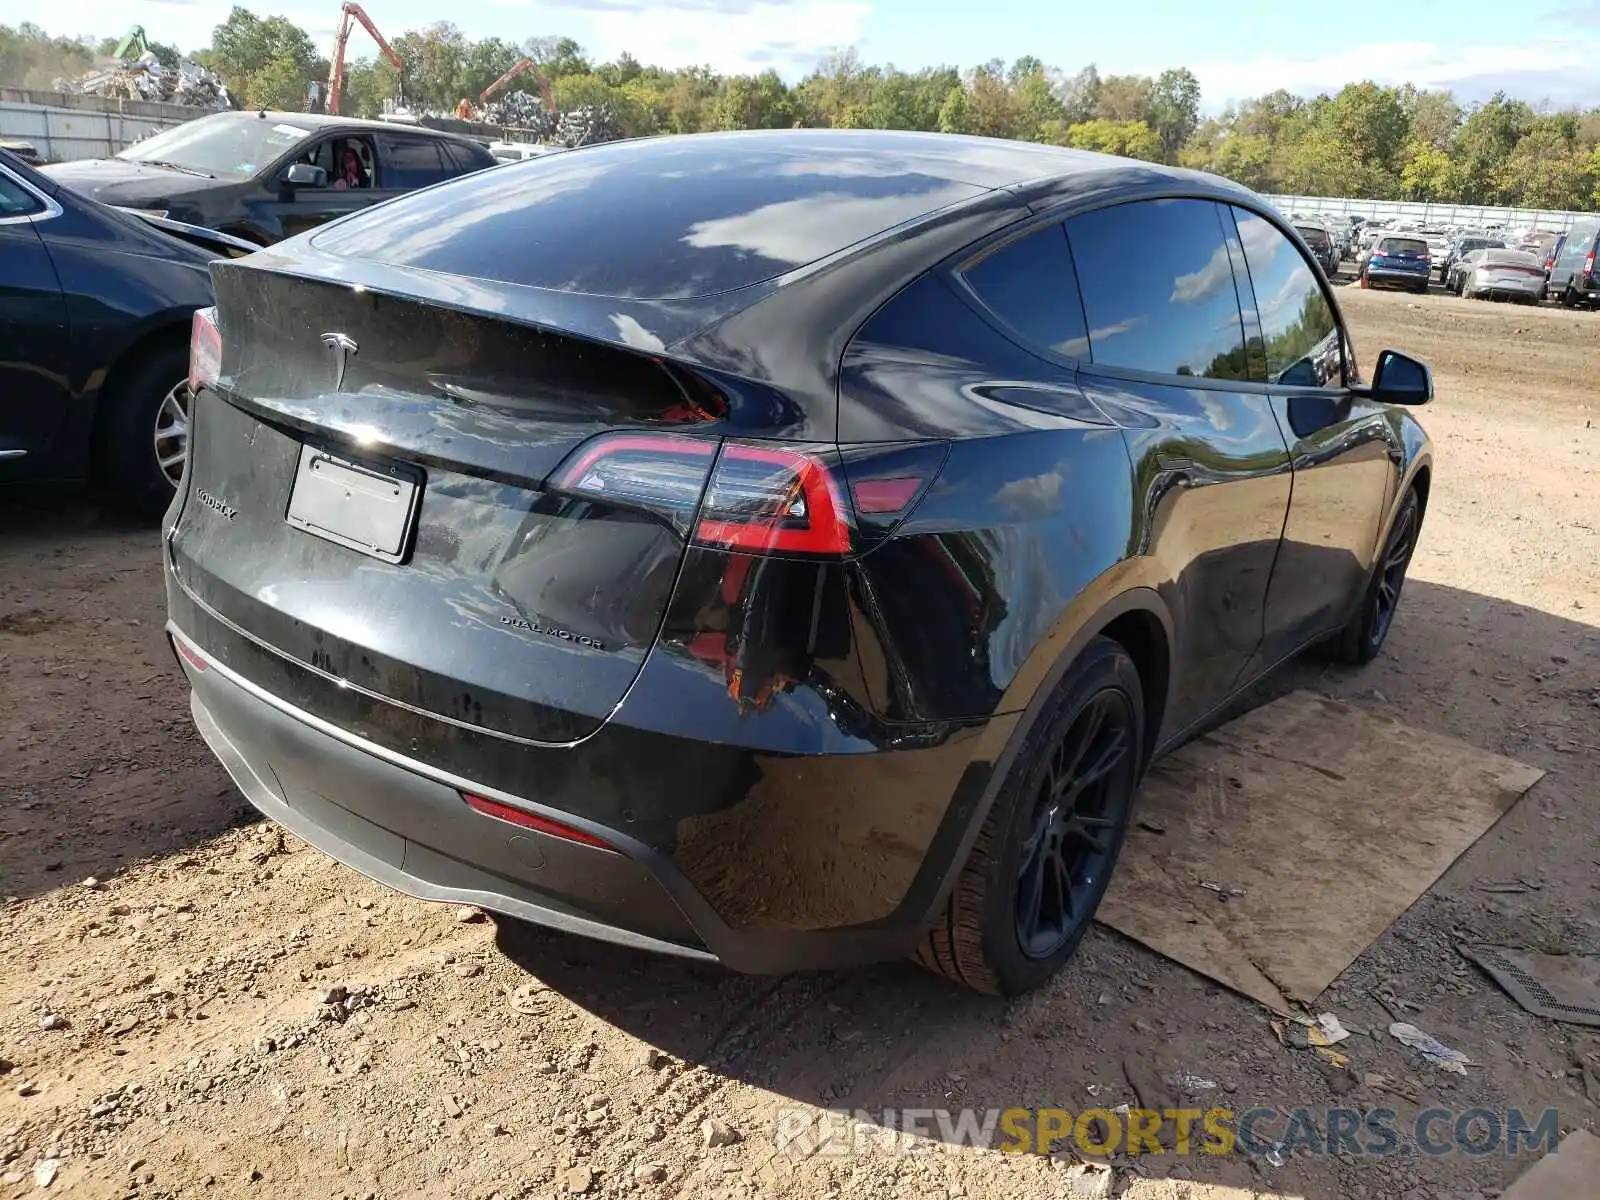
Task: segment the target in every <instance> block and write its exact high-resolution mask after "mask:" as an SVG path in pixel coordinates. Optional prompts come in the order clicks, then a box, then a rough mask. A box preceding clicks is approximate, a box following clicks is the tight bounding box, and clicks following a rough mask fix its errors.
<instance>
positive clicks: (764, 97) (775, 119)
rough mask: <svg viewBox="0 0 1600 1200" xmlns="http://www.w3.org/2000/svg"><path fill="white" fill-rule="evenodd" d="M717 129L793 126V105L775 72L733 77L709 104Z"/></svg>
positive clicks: (725, 82) (724, 83) (726, 81)
mask: <svg viewBox="0 0 1600 1200" xmlns="http://www.w3.org/2000/svg"><path fill="white" fill-rule="evenodd" d="M711 119H712V121H713V123H714V124H715V127H716V128H718V129H782V128H784V127H785V126H788V125H793V124H794V103H793V100H792V98H791V97H790V95H789V89H788V87H787V86H786V85H785V84H784V82H783V80H782V78H780V77H779V75H778V73H777V72H776V71H764V72H762V73H761V74H760V75H735V76H733V77H732V78H730V79H728V80H725V81H724V82H723V85H722V91H721V92H720V93H719V94H718V96H717V98H716V99H715V101H713V102H712V117H711Z"/></svg>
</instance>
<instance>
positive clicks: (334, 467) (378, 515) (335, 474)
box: [284, 446, 422, 563]
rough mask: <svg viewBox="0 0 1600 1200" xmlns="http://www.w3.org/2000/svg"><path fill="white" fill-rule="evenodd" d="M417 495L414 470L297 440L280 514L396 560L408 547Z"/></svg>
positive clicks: (310, 530) (335, 539) (340, 542)
mask: <svg viewBox="0 0 1600 1200" xmlns="http://www.w3.org/2000/svg"><path fill="white" fill-rule="evenodd" d="M421 498H422V479H421V473H420V472H417V471H415V470H413V469H410V468H406V467H402V466H399V465H394V464H391V465H388V466H372V465H368V464H366V463H358V462H353V461H351V460H350V459H348V458H341V457H339V456H338V455H336V454H329V453H328V452H327V451H326V450H319V449H317V448H316V447H315V446H301V447H300V462H299V465H298V466H297V467H296V468H295V475H294V486H293V487H292V488H291V489H290V492H289V508H288V511H287V512H286V513H285V514H284V519H285V520H287V521H288V522H289V524H291V525H293V526H294V527H295V528H296V529H302V530H304V531H305V532H306V533H309V534H312V535H313V536H315V537H319V538H323V539H324V540H326V541H330V542H335V543H337V544H338V545H341V546H345V547H348V548H349V549H351V550H358V551H360V552H361V553H362V554H370V555H371V556H372V557H373V558H380V559H382V560H383V561H384V562H389V563H399V562H403V561H404V560H405V557H406V554H407V552H408V550H409V549H410V542H411V530H412V526H413V524H414V523H415V521H416V515H417V505H418V502H419V501H420V500H421Z"/></svg>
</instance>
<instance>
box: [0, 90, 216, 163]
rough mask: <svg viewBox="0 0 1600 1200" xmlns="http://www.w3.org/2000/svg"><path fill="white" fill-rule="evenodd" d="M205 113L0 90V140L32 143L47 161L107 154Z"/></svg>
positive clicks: (137, 102) (97, 98) (136, 102)
mask: <svg viewBox="0 0 1600 1200" xmlns="http://www.w3.org/2000/svg"><path fill="white" fill-rule="evenodd" d="M207 111H208V110H207V109H203V108H189V107H186V106H185V105H182V104H154V103H150V102H148V101H141V100H108V99H106V98H105V97H103V96H76V95H69V94H67V93H64V92H35V91H26V90H23V89H21V88H0V138H20V139H22V140H23V141H27V142H32V143H33V145H34V148H35V149H37V150H38V151H39V153H40V155H41V156H42V157H43V158H45V159H46V160H47V161H49V162H65V161H67V160H69V159H75V158H109V157H110V156H111V155H113V154H115V153H116V152H117V151H118V150H122V149H125V148H126V147H128V146H131V145H132V144H133V143H134V142H137V141H138V140H139V139H141V138H145V137H149V136H150V135H151V134H152V133H155V132H157V131H158V130H162V129H166V128H169V127H170V126H173V125H181V124H183V122H185V121H192V120H193V119H194V118H195V117H203V116H205V115H206V114H207Z"/></svg>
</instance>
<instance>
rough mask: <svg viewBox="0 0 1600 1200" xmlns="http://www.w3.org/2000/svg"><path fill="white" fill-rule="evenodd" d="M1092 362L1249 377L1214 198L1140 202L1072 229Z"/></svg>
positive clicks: (1080, 220)
mask: <svg viewBox="0 0 1600 1200" xmlns="http://www.w3.org/2000/svg"><path fill="white" fill-rule="evenodd" d="M1067 239H1068V241H1069V242H1070V243H1071V247H1072V257H1073V261H1074V263H1075V264H1076V266H1077V269H1078V284H1079V287H1080V288H1081V290H1082V293H1083V307H1084V310H1085V312H1086V314H1087V316H1088V322H1089V351H1090V355H1091V357H1092V358H1093V360H1094V361H1095V362H1096V363H1099V364H1102V365H1105V366H1111V367H1127V368H1131V369H1133V370H1138V371H1154V372H1158V373H1160V374H1163V375H1193V376H1197V377H1200V378H1206V379H1248V378H1249V370H1248V366H1247V360H1246V356H1245V346H1244V329H1243V325H1242V322H1241V320H1240V317H1239V299H1238V294H1237V292H1235V290H1234V281H1233V264H1232V262H1231V261H1230V259H1229V257H1228V248H1227V245H1226V243H1225V242H1224V240H1223V231H1222V222H1221V218H1220V216H1219V214H1218V211H1217V207H1216V205H1215V204H1213V203H1212V202H1211V201H1209V200H1142V201H1139V202H1137V203H1134V204H1122V205H1117V206H1116V207H1114V208H1102V209H1099V210H1097V211H1095V212H1088V213H1084V214H1082V215H1081V216H1076V217H1073V218H1072V219H1071V220H1069V221H1068V222H1067Z"/></svg>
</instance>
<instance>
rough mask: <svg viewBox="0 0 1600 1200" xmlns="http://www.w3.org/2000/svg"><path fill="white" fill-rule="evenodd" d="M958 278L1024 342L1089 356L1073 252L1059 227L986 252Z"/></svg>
mask: <svg viewBox="0 0 1600 1200" xmlns="http://www.w3.org/2000/svg"><path fill="white" fill-rule="evenodd" d="M961 278H962V279H964V280H965V281H966V283H967V286H968V287H970V288H971V289H972V290H973V292H975V293H976V294H977V297H978V299H980V300H981V301H983V303H984V305H985V306H986V307H987V308H989V309H990V310H991V311H992V312H993V313H994V314H995V315H996V316H997V317H999V318H1000V319H1001V321H1003V322H1005V323H1006V324H1007V325H1009V326H1011V327H1012V329H1014V330H1016V332H1017V333H1018V334H1019V335H1020V336H1021V337H1022V338H1023V340H1024V341H1027V342H1031V343H1033V344H1034V345H1037V346H1042V347H1044V348H1046V349H1048V350H1052V351H1054V352H1055V353H1057V354H1065V355H1067V356H1068V357H1070V358H1082V357H1084V356H1085V355H1086V354H1088V352H1089V341H1088V338H1087V336H1086V330H1085V329H1084V319H1083V305H1082V304H1081V303H1079V300H1078V281H1077V279H1076V277H1075V275H1074V273H1073V269H1072V251H1071V250H1070V249H1069V248H1068V246H1067V237H1066V234H1065V233H1064V232H1063V231H1062V229H1061V226H1060V225H1047V226H1046V227H1045V228H1043V229H1041V230H1038V231H1037V232H1035V233H1030V234H1029V235H1028V236H1026V237H1021V238H1018V239H1017V240H1016V241H1014V242H1009V243H1007V244H1006V245H1004V246H1001V247H999V248H998V249H995V250H992V251H990V252H989V253H987V254H985V255H984V256H983V257H982V258H980V259H978V261H977V262H974V263H972V264H970V265H968V266H967V267H965V268H963V270H962V272H961Z"/></svg>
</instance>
